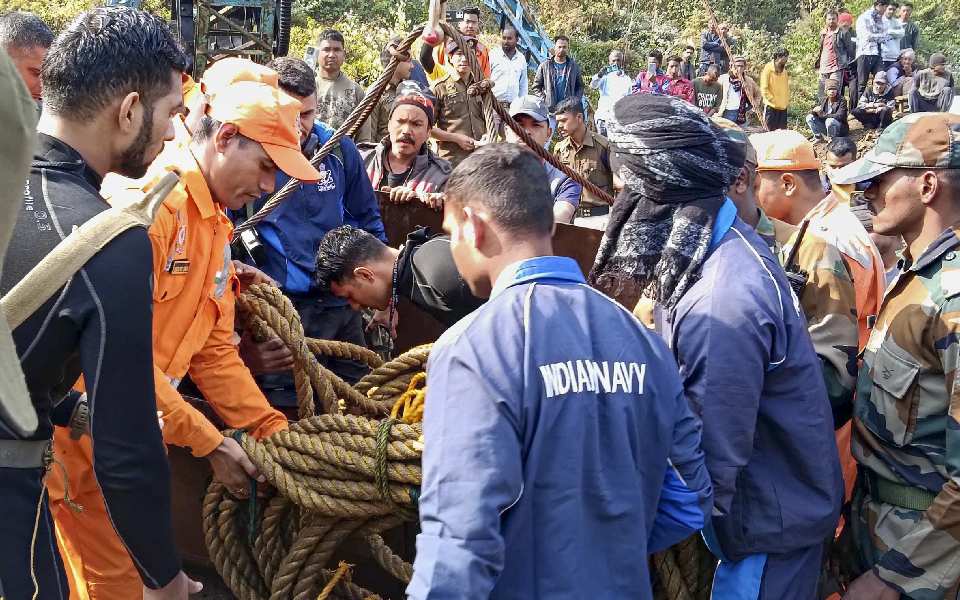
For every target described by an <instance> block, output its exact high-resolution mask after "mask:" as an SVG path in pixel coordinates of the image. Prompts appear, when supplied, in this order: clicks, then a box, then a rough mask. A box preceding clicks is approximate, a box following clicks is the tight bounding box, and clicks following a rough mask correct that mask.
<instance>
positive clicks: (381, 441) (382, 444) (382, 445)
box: [374, 417, 397, 505]
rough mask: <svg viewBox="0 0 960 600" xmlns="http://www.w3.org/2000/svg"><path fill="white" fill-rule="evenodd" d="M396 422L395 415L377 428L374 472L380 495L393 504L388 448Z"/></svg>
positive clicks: (383, 421)
mask: <svg viewBox="0 0 960 600" xmlns="http://www.w3.org/2000/svg"><path fill="white" fill-rule="evenodd" d="M395 423H397V419H394V418H393V417H388V418H386V419H384V420H382V421H380V426H379V427H378V428H377V453H376V470H375V472H374V477H375V478H376V482H377V491H378V492H380V497H381V498H383V500H384V501H386V502H387V503H388V504H391V505H392V504H394V502H393V498H391V497H390V478H389V477H388V475H387V463H388V462H389V461H388V458H387V448H389V446H390V430H391V429H393V426H394V424H395Z"/></svg>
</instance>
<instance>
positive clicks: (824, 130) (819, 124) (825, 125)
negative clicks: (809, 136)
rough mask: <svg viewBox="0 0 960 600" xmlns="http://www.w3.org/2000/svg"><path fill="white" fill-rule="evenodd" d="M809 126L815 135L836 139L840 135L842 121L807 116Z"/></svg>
mask: <svg viewBox="0 0 960 600" xmlns="http://www.w3.org/2000/svg"><path fill="white" fill-rule="evenodd" d="M807 125H808V126H809V127H810V131H812V132H813V133H814V134H815V135H825V136H828V137H830V138H835V137H837V136H838V135H840V121H838V120H836V119H832V118H830V119H821V118H820V117H815V116H813V115H807Z"/></svg>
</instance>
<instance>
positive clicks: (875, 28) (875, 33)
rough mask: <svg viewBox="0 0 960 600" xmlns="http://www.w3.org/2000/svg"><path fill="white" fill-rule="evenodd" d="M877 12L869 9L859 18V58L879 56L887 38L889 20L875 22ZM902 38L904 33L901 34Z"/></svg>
mask: <svg viewBox="0 0 960 600" xmlns="http://www.w3.org/2000/svg"><path fill="white" fill-rule="evenodd" d="M875 15H876V11H875V10H874V9H872V8H869V9H867V10H865V11H863V13H861V15H860V16H859V17H857V56H858V57H859V56H879V55H880V45H881V44H882V43H883V41H884V39H885V38H886V36H887V19H886V18H885V17H883V16H882V15H881V16H880V18H879V22H878V21H876V20H874V16H875ZM900 35H901V37H902V36H903V33H902V32H901V34H900Z"/></svg>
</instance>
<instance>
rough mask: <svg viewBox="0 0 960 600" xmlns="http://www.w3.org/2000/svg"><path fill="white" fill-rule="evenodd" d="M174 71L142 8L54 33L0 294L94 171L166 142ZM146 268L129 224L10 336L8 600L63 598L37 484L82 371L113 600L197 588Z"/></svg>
mask: <svg viewBox="0 0 960 600" xmlns="http://www.w3.org/2000/svg"><path fill="white" fill-rule="evenodd" d="M185 68H186V56H185V55H184V54H183V52H182V51H181V50H180V48H179V46H178V45H177V43H176V42H175V41H174V39H173V38H172V37H171V35H170V33H169V31H168V30H167V27H166V25H165V23H163V21H162V20H161V19H159V18H157V17H153V16H151V15H149V14H147V13H145V12H142V11H138V10H133V9H127V8H113V9H94V10H92V11H89V12H86V13H84V14H83V15H81V16H80V17H78V18H77V19H76V20H75V21H74V22H73V23H72V24H70V25H69V26H68V27H67V28H66V29H65V30H64V31H63V32H62V33H61V34H60V36H59V37H58V38H57V40H56V41H55V42H54V44H53V46H52V47H51V49H50V52H49V54H48V55H47V58H46V60H45V61H44V63H43V70H42V73H41V80H42V82H43V101H44V108H43V116H42V119H41V121H40V123H39V126H38V130H39V132H40V135H39V147H38V149H37V152H36V155H35V156H34V162H33V166H32V168H31V171H30V175H29V178H28V179H27V182H26V184H25V185H24V183H23V182H22V181H21V182H20V183H19V184H18V185H19V189H22V190H23V198H22V204H21V210H20V215H19V218H18V220H17V225H16V227H15V229H14V234H13V238H12V242H11V246H10V252H9V253H8V254H7V256H6V261H5V264H4V269H3V279H2V283H0V291H2V292H3V293H6V292H8V291H9V290H10V289H11V288H13V287H14V285H15V284H16V283H17V282H19V281H20V280H21V279H23V278H24V277H25V276H26V274H27V273H28V272H30V270H31V269H32V268H33V267H34V265H36V264H37V263H38V262H39V261H40V259H42V258H43V257H44V256H45V255H47V254H48V253H49V252H50V251H51V250H52V249H53V248H54V247H56V246H57V245H58V244H59V243H60V242H61V241H62V240H63V239H64V238H65V237H67V234H68V233H69V232H70V231H71V230H72V229H73V228H74V227H76V226H80V225H82V224H84V223H85V222H87V221H88V220H89V219H91V218H94V217H95V215H98V214H100V213H102V212H103V211H105V210H107V209H108V208H109V207H108V205H107V203H106V202H105V201H104V200H103V198H102V197H101V196H100V195H99V194H98V193H97V190H98V188H99V185H100V182H101V180H102V178H103V177H104V175H105V174H106V173H108V172H116V173H120V174H122V175H126V176H128V177H139V176H142V175H143V174H144V173H145V172H146V170H147V167H148V165H149V164H150V162H151V161H153V159H154V158H155V157H156V156H157V154H158V153H159V152H160V150H161V149H162V148H163V143H164V140H169V139H172V137H173V130H172V127H171V125H170V117H171V116H172V115H173V114H174V113H176V112H178V111H179V110H181V109H182V107H183V102H182V98H181V74H182V71H183V70H184V69H185ZM8 100H12V98H10V97H7V96H5V103H6V101H8ZM5 106H6V104H5ZM7 135H12V134H11V133H10V132H7V131H6V130H5V133H4V136H7ZM150 264H151V259H150V243H149V241H148V237H147V233H146V232H145V231H143V230H142V229H140V228H132V229H129V230H127V231H125V232H124V233H122V234H120V235H119V236H117V237H115V238H114V239H113V240H112V241H110V242H108V243H107V244H106V245H105V246H104V247H103V248H102V249H101V250H100V251H98V252H97V253H96V254H95V255H94V256H93V258H91V259H90V260H89V261H87V263H86V264H85V265H84V266H83V268H82V269H81V270H80V271H78V272H77V273H76V274H75V275H74V276H73V277H72V279H71V280H70V281H69V282H68V283H67V285H66V286H65V287H63V288H62V290H61V291H60V292H58V293H57V294H55V295H54V296H53V297H51V299H50V300H48V301H47V302H46V303H45V304H44V305H43V307H42V308H40V309H39V310H37V311H36V312H35V313H34V314H33V315H32V316H30V317H29V318H28V319H27V320H26V321H24V322H23V324H22V325H20V326H19V327H17V328H16V330H15V331H14V340H15V342H16V344H17V348H18V352H19V354H20V360H21V365H22V366H23V370H24V373H25V375H26V381H27V385H28V389H29V391H30V396H31V399H32V401H33V404H34V406H35V407H36V408H37V410H38V413H39V416H40V426H39V427H38V429H37V431H36V432H35V433H33V434H32V435H17V434H15V433H14V432H13V431H12V430H11V429H9V427H8V426H6V425H5V426H4V428H3V432H2V434H0V438H2V440H0V447H2V453H0V456H2V457H3V462H2V463H0V498H2V501H0V502H2V508H3V517H4V518H3V519H2V520H0V540H2V543H3V547H4V559H3V560H2V561H0V580H2V582H3V588H4V590H3V591H4V593H5V595H6V597H7V598H11V599H17V600H19V599H23V598H31V597H33V598H39V599H40V600H48V599H57V600H65V599H66V598H67V597H68V594H69V588H68V585H67V580H66V578H65V574H64V565H63V562H62V560H61V557H60V554H59V553H58V551H57V541H56V539H55V537H54V526H53V519H52V516H51V510H50V509H49V508H48V503H47V499H46V497H45V489H44V483H45V476H46V475H45V472H46V471H47V469H49V468H50V467H51V463H50V438H51V436H52V435H53V424H54V423H58V424H65V423H66V422H67V421H68V420H69V418H70V412H69V406H70V405H71V404H73V402H67V401H63V400H62V399H63V398H64V395H65V394H67V392H69V390H70V387H71V386H72V385H74V383H75V382H76V381H77V379H78V377H80V376H81V375H82V376H83V380H84V382H85V383H86V388H87V392H86V394H85V400H86V406H87V407H88V413H87V414H88V419H87V421H88V428H87V429H88V432H89V437H90V440H91V442H95V443H91V446H92V448H93V450H92V453H91V455H90V456H89V459H88V460H89V464H90V469H89V471H87V472H86V474H85V476H84V478H78V477H74V478H73V479H72V480H71V483H73V484H74V487H73V489H74V490H76V489H77V487H85V488H87V489H90V488H92V489H95V490H96V493H97V494H98V495H100V494H102V500H100V503H101V504H102V505H103V506H104V507H105V508H104V512H103V527H104V528H106V529H108V530H109V531H110V534H111V535H112V536H113V537H114V538H116V539H117V552H119V553H120V554H121V555H122V556H123V557H124V559H125V560H126V562H127V563H128V564H129V565H130V580H129V585H130V587H129V592H130V593H129V594H128V595H126V596H122V597H124V598H132V597H139V596H140V595H141V594H143V595H144V597H145V598H149V599H155V598H163V599H168V598H169V599H177V600H184V599H186V597H187V594H188V592H196V591H199V589H200V585H199V584H196V583H194V582H191V581H190V580H189V579H188V578H187V576H186V575H185V574H184V573H183V572H182V571H181V570H180V561H179V558H178V556H177V551H176V547H175V544H174V540H173V535H172V530H171V527H172V525H171V515H170V489H169V481H170V470H169V466H168V464H167V460H166V456H165V453H164V447H163V443H162V440H161V434H160V430H159V428H158V426H157V416H156V410H157V406H156V403H155V400H154V385H153V380H154V376H153V370H152V368H151V365H152V363H153V360H152V358H153V354H152V351H151V338H150V330H151V328H150V324H151V316H150V312H151V309H150V304H151V297H150V278H151V272H150V266H149V265H150ZM118 282H121V283H120V285H122V287H123V291H122V293H119V292H118V287H117V286H118ZM77 395H78V394H75V393H71V394H69V397H70V399H71V400H73V401H75V400H76V397H77ZM65 407H67V408H66V413H65V414H61V413H63V412H64V411H63V410H62V409H63V408H65ZM58 408H60V409H61V410H60V411H58V410H57V409H58ZM55 470H59V469H55ZM31 579H32V581H31ZM144 586H146V587H144ZM119 597H121V596H113V598H119Z"/></svg>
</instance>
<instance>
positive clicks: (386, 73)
mask: <svg viewBox="0 0 960 600" xmlns="http://www.w3.org/2000/svg"><path fill="white" fill-rule="evenodd" d="M423 26H424V25H423V24H421V25H419V26H417V27H416V28H414V29H413V30H412V31H411V32H410V33H408V34H407V37H405V38H403V40H402V41H401V42H400V44H399V45H398V46H397V48H396V52H395V53H394V55H393V56H391V57H390V62H389V63H387V66H386V68H384V70H383V72H382V73H380V76H379V77H377V80H376V81H375V82H374V84H373V89H371V90H370V93H369V94H367V95H366V96H364V98H363V100H361V101H360V104H358V105H357V107H356V108H354V109H353V112H351V113H350V115H349V116H347V119H346V120H345V121H344V122H343V124H342V125H341V126H340V127H339V128H338V129H337V130H336V131H334V132H333V135H332V136H331V137H330V139H329V140H327V142H326V143H325V144H324V145H323V146H321V147H320V148H319V149H318V150H317V153H316V154H314V155H313V158H311V159H310V164H312V165H313V166H315V167H317V166H320V163H321V162H323V159H325V158H326V157H327V156H328V155H329V154H330V153H331V152H333V149H334V148H335V147H336V146H337V144H339V143H340V140H342V139H343V137H344V136H345V135H353V134H355V133H356V132H357V130H359V129H360V127H361V126H362V125H363V122H364V121H366V119H367V117H369V116H370V113H371V112H373V109H374V108H375V107H376V106H377V102H379V101H380V96H382V95H383V92H384V90H386V89H387V86H388V85H390V80H391V79H392V78H393V74H394V72H395V71H396V70H397V65H398V64H400V61H399V58H400V56H402V55H403V54H406V53H409V52H410V48H411V46H413V42H414V41H416V39H417V38H418V37H420V34H421V33H422V32H423ZM299 186H300V181H299V180H298V179H291V180H290V181H288V182H287V183H285V184H284V185H283V187H282V188H280V189H279V190H277V191H276V192H274V194H273V195H272V196H271V197H270V198H269V199H268V200H267V202H266V204H264V205H263V207H262V208H261V209H260V210H258V211H257V213H256V214H255V215H253V216H252V217H250V218H249V219H247V220H246V221H244V222H243V223H241V224H240V225H238V226H237V228H236V229H234V230H233V239H232V240H231V241H234V242H235V241H236V240H238V239H239V237H240V234H241V233H243V232H244V231H246V230H248V229H252V228H253V227H254V226H255V225H256V224H257V223H259V222H261V221H263V220H264V219H265V218H266V217H267V215H269V214H270V213H271V212H273V210H274V209H275V208H276V207H277V206H279V205H280V203H281V202H283V201H284V200H286V199H287V198H289V197H290V195H291V194H293V192H294V191H295V190H296V189H297V188H298V187H299Z"/></svg>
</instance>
